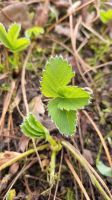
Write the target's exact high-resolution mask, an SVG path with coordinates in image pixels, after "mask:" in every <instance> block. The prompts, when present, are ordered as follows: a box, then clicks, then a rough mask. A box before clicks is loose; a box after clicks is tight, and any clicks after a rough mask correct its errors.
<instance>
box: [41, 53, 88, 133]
mask: <svg viewBox="0 0 112 200" xmlns="http://www.w3.org/2000/svg"><path fill="white" fill-rule="evenodd" d="M74 75H75V74H74V73H73V71H72V67H71V65H70V64H68V62H67V61H66V60H64V59H63V57H61V56H59V57H58V56H56V57H51V58H50V59H49V60H48V62H47V64H46V66H45V70H44V71H43V77H42V81H41V91H42V93H43V94H44V95H45V96H46V97H48V98H52V99H51V100H50V101H49V103H48V113H49V115H50V116H51V118H52V120H53V121H54V122H55V124H56V126H57V127H58V129H59V130H60V132H61V133H63V134H64V135H66V136H68V135H72V134H74V132H75V130H76V125H77V111H78V109H82V108H83V107H84V106H85V105H87V104H88V103H89V101H90V93H89V92H88V91H86V90H85V89H83V88H79V87H77V86H70V85H68V84H69V83H70V81H71V79H72V78H73V77H74Z"/></svg>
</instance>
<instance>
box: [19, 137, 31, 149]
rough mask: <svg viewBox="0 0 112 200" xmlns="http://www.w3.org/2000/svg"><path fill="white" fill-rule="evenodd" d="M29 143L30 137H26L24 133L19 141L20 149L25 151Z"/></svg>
mask: <svg viewBox="0 0 112 200" xmlns="http://www.w3.org/2000/svg"><path fill="white" fill-rule="evenodd" d="M28 143H29V138H28V137H26V136H25V135H22V137H21V138H20V141H19V151H21V152H24V151H25V150H26V149H27V147H28Z"/></svg>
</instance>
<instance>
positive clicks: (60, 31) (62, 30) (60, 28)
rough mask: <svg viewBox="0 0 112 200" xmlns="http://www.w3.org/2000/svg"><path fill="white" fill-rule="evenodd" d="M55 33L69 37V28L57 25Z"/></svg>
mask: <svg viewBox="0 0 112 200" xmlns="http://www.w3.org/2000/svg"><path fill="white" fill-rule="evenodd" d="M55 32H56V33H58V34H59V35H64V36H67V37H70V28H69V27H64V26H62V25H57V26H56V27H55Z"/></svg>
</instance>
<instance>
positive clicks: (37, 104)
mask: <svg viewBox="0 0 112 200" xmlns="http://www.w3.org/2000/svg"><path fill="white" fill-rule="evenodd" d="M29 111H30V112H31V113H32V114H34V115H35V116H36V117H37V119H38V120H40V121H41V120H42V118H43V115H44V112H45V109H44V105H43V103H42V99H41V95H39V96H36V97H34V98H33V99H32V100H31V101H30V103H29Z"/></svg>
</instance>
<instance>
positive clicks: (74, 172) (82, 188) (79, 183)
mask: <svg viewBox="0 0 112 200" xmlns="http://www.w3.org/2000/svg"><path fill="white" fill-rule="evenodd" d="M64 159H65V161H66V163H67V165H68V167H69V169H70V170H71V173H72V174H73V176H74V178H75V180H76V181H77V183H78V185H79V187H80V188H81V191H82V192H83V194H84V196H85V198H86V199H87V200H90V198H89V196H88V194H87V192H86V190H85V188H84V186H83V184H82V182H81V180H80V178H79V177H78V175H77V173H76V171H75V169H74V167H73V166H72V164H71V163H70V161H69V160H68V158H67V157H64Z"/></svg>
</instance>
